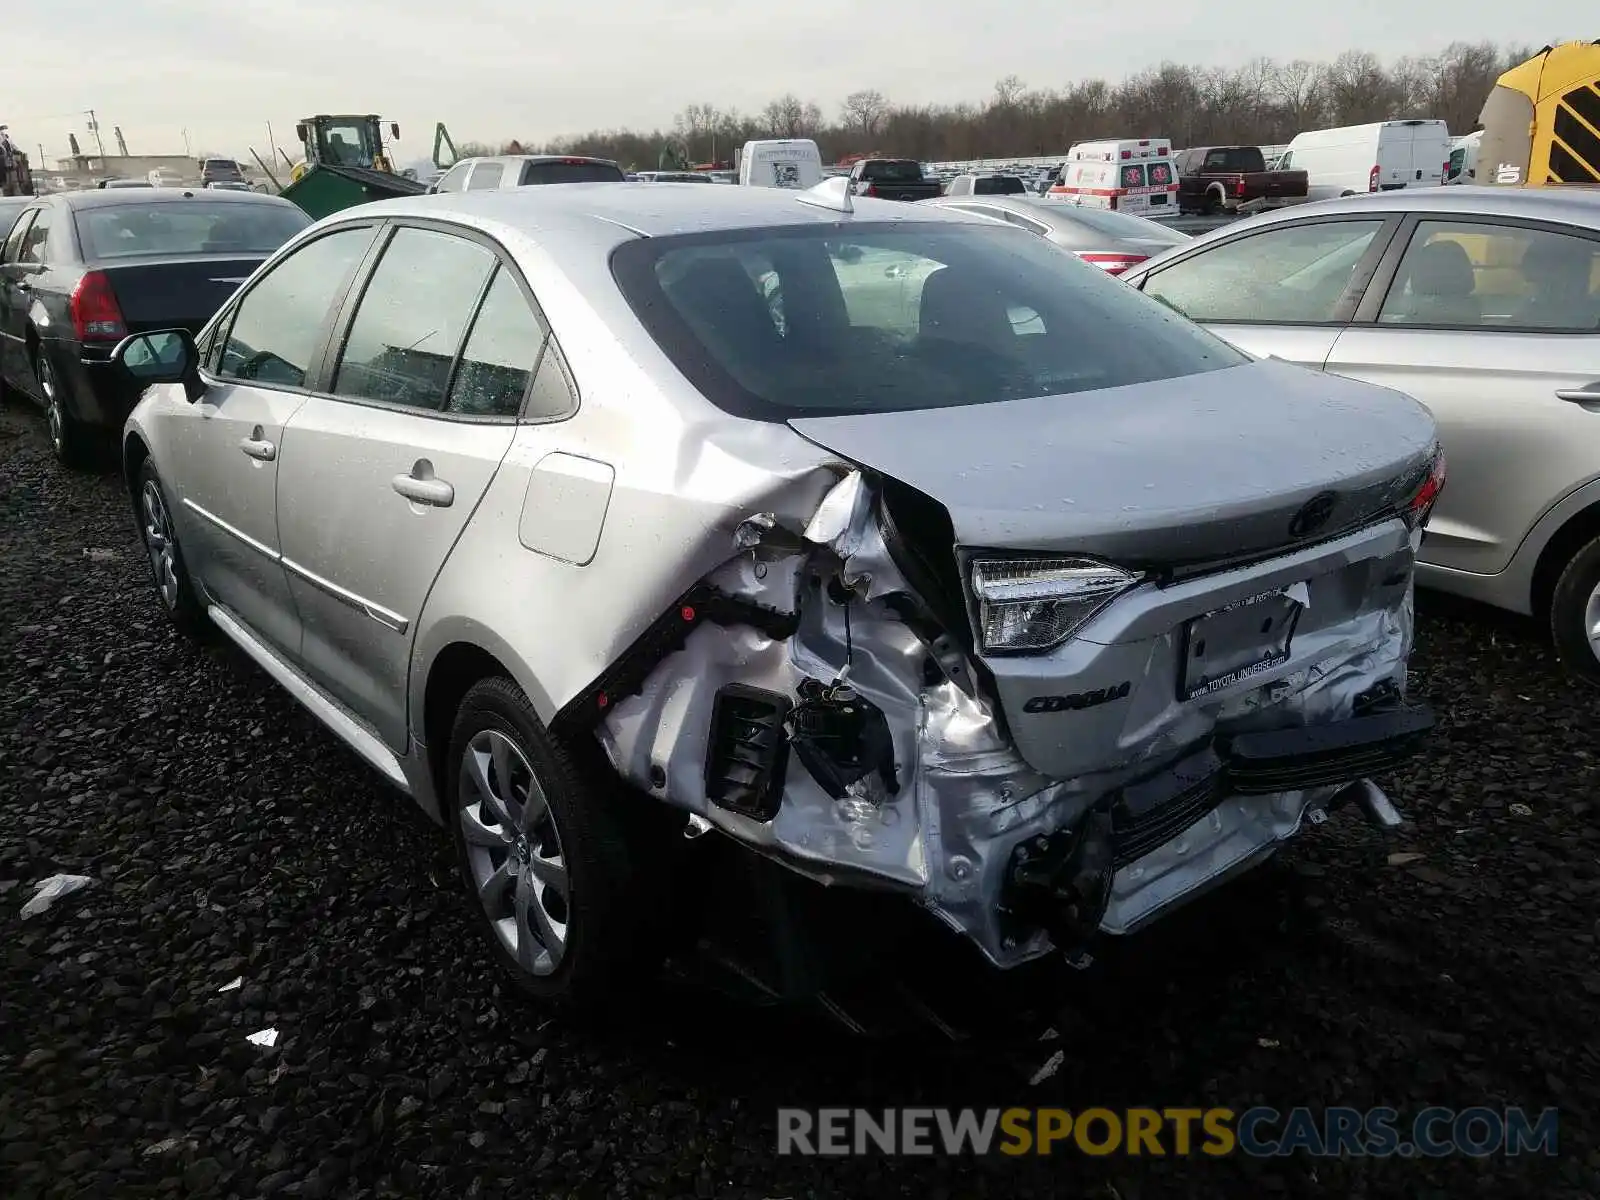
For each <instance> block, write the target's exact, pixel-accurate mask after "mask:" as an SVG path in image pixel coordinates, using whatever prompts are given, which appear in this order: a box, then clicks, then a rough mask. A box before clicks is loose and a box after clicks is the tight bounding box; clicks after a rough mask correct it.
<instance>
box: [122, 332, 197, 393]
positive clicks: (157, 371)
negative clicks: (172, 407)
mask: <svg viewBox="0 0 1600 1200" xmlns="http://www.w3.org/2000/svg"><path fill="white" fill-rule="evenodd" d="M111 361H112V362H114V363H116V364H117V365H118V366H119V367H121V368H122V369H123V370H124V371H126V372H127V373H128V375H129V377H130V378H132V379H133V381H134V382H135V383H138V384H140V385H144V386H148V385H150V384H153V383H181V384H183V391H184V394H185V395H186V396H188V398H189V399H190V401H195V400H198V399H199V398H200V397H201V395H202V394H204V392H205V384H204V383H202V382H201V380H200V351H199V350H198V349H197V348H196V347H195V344H194V337H193V336H192V335H191V334H190V333H189V331H188V330H187V329H157V330H154V331H152V332H150V333H135V334H130V335H129V336H127V337H125V338H123V339H122V340H121V341H120V342H118V343H117V346H116V349H114V350H112V352H111Z"/></svg>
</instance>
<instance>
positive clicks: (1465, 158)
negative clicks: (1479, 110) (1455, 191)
mask: <svg viewBox="0 0 1600 1200" xmlns="http://www.w3.org/2000/svg"><path fill="white" fill-rule="evenodd" d="M1482 144H1483V130H1481V129H1480V130H1478V132H1477V133H1469V134H1467V136H1466V137H1458V138H1457V139H1456V140H1455V141H1454V142H1453V143H1452V144H1451V146H1450V170H1449V171H1447V172H1446V173H1445V178H1444V181H1445V182H1446V183H1475V182H1476V181H1477V178H1478V147H1479V146H1481V145H1482Z"/></svg>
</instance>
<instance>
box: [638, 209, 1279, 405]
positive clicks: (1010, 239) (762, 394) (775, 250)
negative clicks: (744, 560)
mask: <svg viewBox="0 0 1600 1200" xmlns="http://www.w3.org/2000/svg"><path fill="white" fill-rule="evenodd" d="M612 272H613V275H614V276H615V278H616V280H617V284H618V286H619V287H620V288H621V290H622V292H623V294H624V295H625V296H626V298H627V300H628V303H629V304H630V306H631V307H632V308H633V311H634V313H635V315H636V316H637V317H638V318H639V320H640V322H641V323H642V324H643V325H644V327H645V328H646V329H647V330H648V331H649V332H650V334H651V336H652V337H653V338H654V339H655V341H656V343H657V344H658V345H659V346H660V347H661V349H662V350H663V352H664V353H665V354H666V355H667V356H668V357H669V358H670V359H672V361H673V362H674V364H676V366H677V367H678V369H679V370H680V371H681V372H683V374H684V375H685V376H686V377H687V378H688V379H689V380H690V381H691V382H692V383H694V384H695V386H696V387H698V388H699V389H700V390H701V392H702V393H704V394H705V396H706V397H707V398H708V399H710V400H711V402H712V403H714V404H716V405H717V406H718V407H720V408H722V409H724V410H725V411H728V412H731V413H734V414H735V415H738V416H743V417H751V418H754V419H757V420H766V421H782V420H787V419H789V418H791V417H802V416H815V415H824V414H838V413H872V412H891V411H900V410H906V409H927V408H947V407H953V406H957V405H967V404H987V403H995V402H998V401H1003V400H1019V399H1024V398H1026V397H1031V396H1052V395H1061V394H1067V393H1072V392H1083V391H1091V390H1094V389H1098V388H1109V387H1120V386H1123V385H1125V384H1136V383H1146V382H1150V381H1152V380H1158V379H1172V378H1177V377H1180V376H1188V375H1197V374H1200V373H1201V372H1204V371H1214V370H1219V369H1221V368H1224V367H1231V366H1236V365H1238V364H1239V363H1242V362H1246V361H1248V360H1247V359H1246V358H1245V357H1244V356H1243V355H1242V354H1240V353H1239V352H1238V351H1237V350H1234V349H1233V348H1232V347H1230V346H1228V345H1227V344H1226V343H1224V342H1222V341H1220V340H1219V339H1217V338H1215V337H1213V336H1212V335H1211V334H1209V333H1207V332H1206V331H1205V330H1203V329H1201V328H1200V327H1199V326H1198V325H1194V324H1192V323H1190V322H1189V321H1188V320H1186V319H1184V318H1182V317H1179V316H1178V315H1177V314H1176V313H1174V312H1173V311H1171V310H1170V309H1168V308H1166V307H1165V306H1164V305H1161V304H1159V303H1157V302H1156V301H1154V300H1151V299H1148V298H1147V297H1145V296H1144V295H1143V294H1142V293H1140V292H1138V291H1136V290H1134V289H1133V288H1130V287H1128V286H1127V285H1126V284H1123V283H1119V282H1118V281H1117V280H1116V279H1114V278H1112V277H1111V276H1109V275H1107V274H1106V273H1105V272H1104V271H1102V270H1100V268H1098V267H1095V266H1091V265H1089V264H1087V263H1084V262H1082V261H1081V260H1079V259H1078V258H1077V257H1076V256H1074V255H1073V254H1071V253H1070V252H1068V251H1066V250H1063V249H1061V248H1060V247H1058V246H1054V245H1052V244H1051V243H1049V242H1048V241H1046V240H1045V239H1043V238H1040V237H1037V236H1035V235H1033V234H1031V233H1027V232H1025V231H1023V230H1021V229H1013V228H1007V227H1004V226H988V225H984V226H979V225H968V224H959V225H958V224H954V223H951V224H944V223H937V224H936V223H933V222H919V223H911V222H894V223H887V222H871V223H868V222H863V223H860V224H856V223H853V222H852V223H851V225H850V227H849V228H848V229H846V230H841V229H840V228H839V227H838V226H815V227H814V226H809V225H807V226H803V227H798V228H781V229H757V230H748V231H743V230H741V231H722V232H718V233H710V234H694V235H684V236H678V237H659V238H639V239H637V240H635V241H631V242H627V243H624V244H623V245H622V246H620V247H618V248H617V250H616V251H615V253H614V254H613V256H612Z"/></svg>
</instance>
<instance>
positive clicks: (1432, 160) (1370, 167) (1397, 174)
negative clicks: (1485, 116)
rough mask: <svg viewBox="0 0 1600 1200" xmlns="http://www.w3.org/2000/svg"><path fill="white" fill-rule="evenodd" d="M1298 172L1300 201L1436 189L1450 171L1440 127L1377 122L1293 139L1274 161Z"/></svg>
mask: <svg viewBox="0 0 1600 1200" xmlns="http://www.w3.org/2000/svg"><path fill="white" fill-rule="evenodd" d="M1278 166H1279V168H1280V169H1282V170H1285V171H1304V172H1305V173H1306V178H1307V188H1306V198H1307V199H1308V200H1326V199H1328V198H1329V197H1332V196H1353V195H1356V194H1357V193H1358V192H1389V191H1394V190H1395V189H1397V188H1406V187H1437V186H1438V185H1440V184H1442V183H1443V182H1444V179H1445V175H1446V173H1447V172H1448V171H1449V166H1450V131H1449V129H1447V128H1446V127H1445V123H1444V122H1443V121H1377V122H1374V123H1373V124H1371V125H1346V126H1344V127H1343V128H1341V129H1313V130H1309V131H1308V132H1306V133H1302V134H1299V135H1298V136H1296V138H1295V139H1294V141H1292V142H1290V143H1289V148H1288V149H1287V150H1285V151H1284V154H1283V157H1282V158H1281V159H1279V160H1278Z"/></svg>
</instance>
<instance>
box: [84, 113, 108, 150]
mask: <svg viewBox="0 0 1600 1200" xmlns="http://www.w3.org/2000/svg"><path fill="white" fill-rule="evenodd" d="M88 113H89V132H90V133H92V134H94V144H95V146H96V147H97V148H98V149H99V151H100V157H101V158H104V157H105V156H106V144H105V143H104V142H102V141H101V140H100V122H99V121H97V120H95V119H94V109H92V108H91V109H89V110H88Z"/></svg>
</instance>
